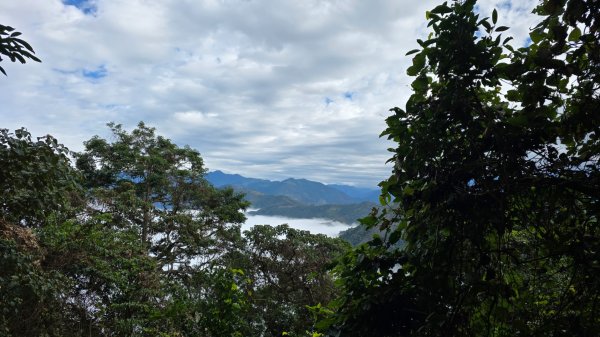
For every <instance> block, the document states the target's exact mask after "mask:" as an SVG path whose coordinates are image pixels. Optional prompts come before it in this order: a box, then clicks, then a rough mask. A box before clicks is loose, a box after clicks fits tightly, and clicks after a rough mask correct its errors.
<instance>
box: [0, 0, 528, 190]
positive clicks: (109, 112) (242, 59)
mask: <svg viewBox="0 0 600 337" xmlns="http://www.w3.org/2000/svg"><path fill="white" fill-rule="evenodd" d="M536 2H537V1H536V0H518V1H517V0H514V1H512V2H511V1H506V0H502V1H496V0H484V1H480V3H479V5H478V10H479V11H481V13H482V15H485V16H489V15H491V11H492V9H493V8H497V9H498V11H499V24H501V25H506V26H510V27H511V30H510V31H509V33H510V34H511V35H512V36H514V37H515V41H516V42H515V43H514V44H515V45H518V44H525V43H527V42H526V40H527V31H528V29H529V28H530V27H533V26H534V24H535V22H536V18H535V17H533V16H532V15H531V14H530V12H531V10H532V9H533V7H534V5H535V3H536ZM437 4H439V1H431V0H424V1H416V0H415V1H408V0H67V1H61V0H3V1H0V24H4V25H10V26H13V27H15V28H16V29H17V30H18V31H20V32H22V33H23V38H24V39H25V40H27V41H28V42H29V43H31V45H32V46H33V47H34V49H35V50H36V55H37V56H39V57H40V58H41V59H42V63H41V64H38V63H27V64H26V65H21V64H12V63H10V62H8V61H7V60H5V61H4V62H2V66H3V67H4V68H5V69H6V71H7V72H8V77H3V76H0V102H1V103H0V128H8V129H11V130H14V129H16V128H19V127H21V126H24V127H27V128H28V129H29V130H30V131H31V132H32V133H33V134H34V135H35V136H40V135H45V134H51V135H53V136H55V137H57V138H58V139H59V141H60V142H62V143H64V144H65V145H67V146H68V147H69V148H70V149H72V150H75V151H79V150H81V149H82V148H83V145H82V142H83V141H84V140H87V139H89V138H90V137H91V136H93V135H100V136H102V137H108V136H109V134H108V129H107V127H106V123H107V122H110V121H114V122H116V123H120V124H123V125H124V127H125V128H126V129H128V130H131V129H132V128H133V127H135V125H136V124H137V123H138V122H139V121H144V122H146V124H148V125H150V126H154V127H156V128H157V130H158V133H159V134H161V135H164V136H166V137H168V138H170V139H172V140H173V141H174V142H175V143H177V144H179V145H181V146H183V145H186V144H188V145H190V146H192V147H193V148H196V149H198V150H199V151H200V152H201V154H202V156H203V157H204V159H205V162H206V165H207V167H208V168H209V169H211V170H217V169H220V170H222V171H225V172H228V173H239V174H242V175H245V176H248V177H257V178H265V179H271V180H280V179H285V178H288V177H295V178H307V179H311V180H316V181H321V182H324V183H347V184H352V185H357V186H371V187H375V186H376V184H377V183H378V182H379V181H381V180H382V179H384V178H386V177H387V176H388V175H389V172H390V170H391V167H390V166H386V165H385V164H384V163H385V161H386V160H387V159H388V158H389V157H390V154H389V153H388V152H387V148H389V147H393V146H394V144H392V143H390V142H388V141H386V140H384V139H379V137H378V135H379V134H380V133H381V131H382V130H383V129H384V128H385V123H384V119H385V117H387V116H388V114H389V113H388V110H389V109H390V108H392V107H394V106H401V107H403V106H404V104H405V101H406V99H407V98H408V96H409V94H410V90H409V84H410V82H411V79H410V78H409V77H407V76H406V68H407V66H408V65H410V61H411V60H410V58H409V57H406V56H404V54H405V53H406V52H407V51H409V50H411V49H414V48H416V47H417V43H416V42H415V40H416V39H417V38H424V37H426V36H427V34H428V31H427V28H426V21H425V11H426V10H428V9H431V8H433V7H435V6H436V5H437Z"/></svg>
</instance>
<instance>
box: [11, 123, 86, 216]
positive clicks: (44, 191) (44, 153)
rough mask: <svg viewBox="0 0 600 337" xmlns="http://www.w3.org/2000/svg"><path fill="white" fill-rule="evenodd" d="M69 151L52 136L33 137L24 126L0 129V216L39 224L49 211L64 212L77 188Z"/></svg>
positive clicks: (74, 198)
mask: <svg viewBox="0 0 600 337" xmlns="http://www.w3.org/2000/svg"><path fill="white" fill-rule="evenodd" d="M68 155H69V150H68V149H67V148H66V147H64V146H63V145H62V144H59V143H58V141H57V140H56V139H55V138H54V137H52V136H49V135H48V136H45V137H38V138H37V140H35V141H34V140H33V139H32V138H31V134H30V133H29V132H28V131H27V130H26V129H24V128H21V129H18V130H16V131H15V132H14V133H11V132H9V131H8V130H7V129H0V162H1V163H2V167H3V168H4V169H3V170H1V171H0V190H2V191H3V193H2V194H1V195H0V217H1V218H3V219H5V220H6V221H9V222H12V223H15V224H24V225H28V226H39V225H41V224H43V223H44V222H45V220H46V219H47V217H48V216H49V215H50V214H52V213H54V214H55V215H56V212H62V213H64V212H66V211H67V210H68V205H69V203H70V202H72V201H74V200H76V196H77V192H78V189H77V187H78V184H77V182H78V181H77V175H76V174H75V172H74V171H73V169H72V168H71V166H70V161H69V158H68Z"/></svg>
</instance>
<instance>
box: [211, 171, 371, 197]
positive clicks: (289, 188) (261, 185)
mask: <svg viewBox="0 0 600 337" xmlns="http://www.w3.org/2000/svg"><path fill="white" fill-rule="evenodd" d="M206 179H207V180H208V181H209V182H210V183H211V184H213V185H214V186H216V187H225V186H230V187H232V188H233V189H235V190H238V191H255V192H259V193H262V194H264V195H272V196H273V195H278V196H285V197H289V198H291V199H293V200H295V201H298V202H300V203H302V204H306V205H329V204H336V205H347V204H357V203H361V202H365V201H369V202H377V198H378V196H379V192H378V190H376V189H368V188H357V187H353V186H348V185H325V184H323V183H320V182H316V181H311V180H307V179H295V178H289V179H286V180H283V181H271V180H265V179H256V178H247V177H244V176H241V175H239V174H227V173H223V172H221V171H213V172H209V173H208V174H207V175H206Z"/></svg>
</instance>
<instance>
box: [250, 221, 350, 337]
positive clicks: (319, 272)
mask: <svg viewBox="0 0 600 337" xmlns="http://www.w3.org/2000/svg"><path fill="white" fill-rule="evenodd" d="M244 238H245V241H246V244H245V246H244V250H243V251H242V256H243V258H244V259H245V261H246V264H245V265H244V268H245V269H246V275H247V277H248V278H249V279H250V280H251V284H252V296H251V298H250V301H251V306H252V311H251V312H250V314H251V315H250V316H249V317H248V320H249V321H251V322H253V326H254V327H255V329H256V330H255V331H254V333H253V334H252V335H255V336H281V334H282V332H284V331H285V332H286V333H287V335H288V336H303V335H304V333H305V331H307V330H310V329H311V327H312V323H313V322H312V319H311V314H310V311H309V309H308V307H309V306H315V305H319V304H321V303H322V304H326V303H328V302H329V301H331V300H332V299H333V297H334V295H335V294H336V289H335V288H334V284H333V279H332V277H331V275H330V274H329V273H328V272H327V268H328V267H329V266H330V265H331V264H332V263H333V262H334V261H335V259H336V258H337V257H338V256H340V255H341V254H342V253H343V252H344V251H345V250H346V249H347V248H348V244H347V243H345V242H343V241H342V240H340V239H337V238H329V237H327V236H325V235H322V234H310V233H309V232H308V231H302V230H296V229H293V228H290V227H289V226H288V225H280V226H276V227H271V226H268V225H256V226H254V227H252V228H251V229H250V230H248V231H245V232H244Z"/></svg>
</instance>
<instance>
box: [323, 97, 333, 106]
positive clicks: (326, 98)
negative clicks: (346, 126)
mask: <svg viewBox="0 0 600 337" xmlns="http://www.w3.org/2000/svg"><path fill="white" fill-rule="evenodd" d="M333 102H334V100H332V99H331V98H329V97H325V105H329V104H331V103H333Z"/></svg>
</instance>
